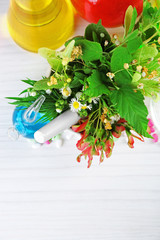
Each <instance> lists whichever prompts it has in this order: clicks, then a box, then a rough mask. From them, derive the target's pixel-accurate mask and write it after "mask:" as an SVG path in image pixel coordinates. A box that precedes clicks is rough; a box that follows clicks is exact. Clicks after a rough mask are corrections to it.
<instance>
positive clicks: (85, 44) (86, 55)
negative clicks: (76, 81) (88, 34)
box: [75, 40, 103, 62]
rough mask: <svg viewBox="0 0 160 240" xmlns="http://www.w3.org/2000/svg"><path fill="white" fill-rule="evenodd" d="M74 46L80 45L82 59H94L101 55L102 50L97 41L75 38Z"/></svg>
mask: <svg viewBox="0 0 160 240" xmlns="http://www.w3.org/2000/svg"><path fill="white" fill-rule="evenodd" d="M75 45H76V46H79V45H80V46H81V47H82V56H81V57H82V59H83V60H84V61H87V62H88V61H96V60H99V59H100V58H101V56H102V53H103V50H102V47H101V45H100V44H99V43H97V42H91V41H88V40H77V41H76V43H75Z"/></svg>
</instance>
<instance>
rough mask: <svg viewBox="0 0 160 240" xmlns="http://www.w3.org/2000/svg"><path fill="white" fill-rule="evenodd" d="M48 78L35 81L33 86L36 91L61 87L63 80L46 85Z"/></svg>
mask: <svg viewBox="0 0 160 240" xmlns="http://www.w3.org/2000/svg"><path fill="white" fill-rule="evenodd" d="M48 81H49V80H48V79H47V78H46V79H43V80H40V81H37V82H36V83H35V84H34V86H33V88H34V89H35V90H37V91H40V90H47V89H53V88H55V89H59V88H62V87H63V82H59V83H58V84H56V85H52V86H48V84H47V82H48Z"/></svg>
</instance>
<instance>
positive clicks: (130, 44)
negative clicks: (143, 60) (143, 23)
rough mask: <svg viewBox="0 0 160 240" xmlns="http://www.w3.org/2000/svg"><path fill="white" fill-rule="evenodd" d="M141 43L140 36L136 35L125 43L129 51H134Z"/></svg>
mask: <svg viewBox="0 0 160 240" xmlns="http://www.w3.org/2000/svg"><path fill="white" fill-rule="evenodd" d="M142 44H143V42H142V39H141V37H136V38H134V39H132V40H130V41H128V43H127V49H128V51H129V53H134V52H135V51H136V50H137V49H138V48H139V47H140V46H141V45H142Z"/></svg>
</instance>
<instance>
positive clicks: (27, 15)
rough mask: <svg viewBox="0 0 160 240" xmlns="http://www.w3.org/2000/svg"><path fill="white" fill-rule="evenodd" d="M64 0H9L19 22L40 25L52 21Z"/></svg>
mask: <svg viewBox="0 0 160 240" xmlns="http://www.w3.org/2000/svg"><path fill="white" fill-rule="evenodd" d="M63 1H64V0H11V8H12V10H13V11H14V14H15V16H16V17H17V18H18V20H19V21H20V22H22V23H23V24H26V25H31V26H40V25H41V24H47V23H49V22H51V21H53V20H54V19H55V18H56V17H57V15H58V14H59V12H60V11H61V8H62V5H63Z"/></svg>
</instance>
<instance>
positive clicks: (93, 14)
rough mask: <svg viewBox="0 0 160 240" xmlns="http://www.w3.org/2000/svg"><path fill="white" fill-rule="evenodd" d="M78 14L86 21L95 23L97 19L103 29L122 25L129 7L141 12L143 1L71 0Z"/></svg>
mask: <svg viewBox="0 0 160 240" xmlns="http://www.w3.org/2000/svg"><path fill="white" fill-rule="evenodd" d="M71 1H72V3H73V5H74V7H75V9H76V10H77V11H78V13H79V14H80V15H81V16H82V17H83V18H84V19H86V20H87V21H89V22H94V23H97V22H98V20H99V19H101V20H102V24H103V25H104V26H105V27H118V26H121V25H123V23H124V16H125V11H126V10H127V8H128V6H129V5H132V6H133V7H135V8H136V9H137V11H138V14H140V13H141V12H142V9H143V0H71Z"/></svg>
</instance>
